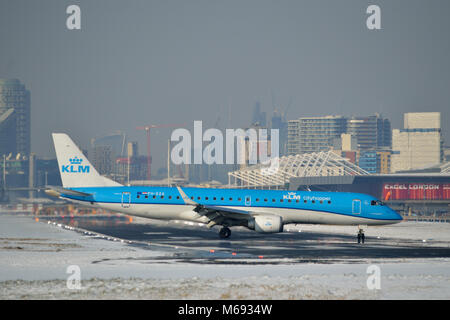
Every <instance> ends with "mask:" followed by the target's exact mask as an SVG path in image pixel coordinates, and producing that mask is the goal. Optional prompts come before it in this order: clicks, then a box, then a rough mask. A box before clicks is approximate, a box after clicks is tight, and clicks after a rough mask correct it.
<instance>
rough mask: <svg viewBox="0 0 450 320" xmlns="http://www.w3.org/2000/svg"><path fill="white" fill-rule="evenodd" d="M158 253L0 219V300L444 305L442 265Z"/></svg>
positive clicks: (447, 279) (432, 228)
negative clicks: (72, 285)
mask: <svg viewBox="0 0 450 320" xmlns="http://www.w3.org/2000/svg"><path fill="white" fill-rule="evenodd" d="M290 227H291V228H294V226H290ZM295 228H300V229H301V230H302V232H303V231H308V230H309V231H314V232H336V233H340V234H344V233H346V232H348V233H349V234H352V235H354V231H355V228H354V227H331V226H297V227H295ZM368 230H375V228H369V229H368ZM378 230H379V231H378ZM448 231H449V226H448V225H447V224H432V223H412V222H408V223H404V224H403V223H402V224H399V225H394V226H387V227H384V228H379V229H378V228H377V232H380V233H379V236H381V237H405V239H406V238H407V239H422V238H426V239H439V241H447V239H448ZM367 235H368V236H374V235H375V234H371V233H369V231H368V232H367ZM429 235H433V236H432V237H431V236H429ZM160 250H161V251H160ZM162 250H163V249H154V248H152V249H147V248H143V247H139V246H131V245H129V244H127V243H124V242H121V241H120V239H119V240H118V239H116V241H114V239H110V240H107V239H101V238H99V237H98V236H94V235H89V234H87V235H85V234H81V233H79V232H74V231H72V230H68V229H65V228H62V226H60V227H58V226H57V225H53V224H47V223H43V222H36V221H34V220H33V219H32V218H31V217H29V216H12V215H3V214H0V299H450V259H427V260H407V261H406V260H404V261H403V262H393V261H387V260H386V261H367V263H361V264H351V263H342V264H307V263H305V264H289V263H285V264H276V265H275V264H273V265H271V264H252V265H248V264H238V265H234V264H196V263H184V262H176V261H174V260H171V259H168V257H170V256H171V255H172V253H173V251H172V252H171V251H162ZM372 263H374V264H375V265H376V266H378V267H379V271H380V289H373V290H370V289H369V288H368V286H367V281H368V279H369V280H370V279H371V274H368V267H369V266H370V265H371V264H372ZM70 265H77V266H79V267H80V271H81V274H80V276H81V289H69V288H68V286H67V281H68V279H69V276H71V274H69V273H67V268H68V267H69V266H70ZM370 283H371V282H370Z"/></svg>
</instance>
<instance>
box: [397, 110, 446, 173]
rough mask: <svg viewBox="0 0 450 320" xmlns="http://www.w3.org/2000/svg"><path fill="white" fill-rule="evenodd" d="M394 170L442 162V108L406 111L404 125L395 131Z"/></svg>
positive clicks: (423, 166)
mask: <svg viewBox="0 0 450 320" xmlns="http://www.w3.org/2000/svg"><path fill="white" fill-rule="evenodd" d="M392 152H393V154H392V156H391V172H398V171H407V170H413V169H421V168H425V167H429V166H433V165H437V164H440V163H441V162H442V161H443V158H444V152H443V138H442V133H441V114H440V112H414V113H405V114H404V129H394V130H393V131H392Z"/></svg>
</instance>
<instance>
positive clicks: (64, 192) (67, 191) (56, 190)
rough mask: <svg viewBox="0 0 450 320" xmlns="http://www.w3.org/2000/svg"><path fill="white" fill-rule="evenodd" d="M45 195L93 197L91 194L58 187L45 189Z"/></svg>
mask: <svg viewBox="0 0 450 320" xmlns="http://www.w3.org/2000/svg"><path fill="white" fill-rule="evenodd" d="M45 193H46V194H48V195H51V196H55V197H59V196H61V195H66V196H75V197H91V196H92V194H91V193H85V192H81V191H75V190H70V189H66V188H62V187H56V186H48V187H47V189H45Z"/></svg>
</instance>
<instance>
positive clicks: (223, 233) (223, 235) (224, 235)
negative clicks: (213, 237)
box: [219, 227, 231, 239]
mask: <svg viewBox="0 0 450 320" xmlns="http://www.w3.org/2000/svg"><path fill="white" fill-rule="evenodd" d="M230 236H231V230H230V228H228V227H223V228H222V229H220V231H219V237H220V238H221V239H228V238H229V237H230Z"/></svg>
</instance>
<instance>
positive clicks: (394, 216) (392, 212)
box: [389, 208, 403, 222]
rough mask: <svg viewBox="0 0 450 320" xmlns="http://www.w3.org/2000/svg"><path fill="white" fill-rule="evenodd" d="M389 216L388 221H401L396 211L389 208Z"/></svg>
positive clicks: (401, 218)
mask: <svg viewBox="0 0 450 320" xmlns="http://www.w3.org/2000/svg"><path fill="white" fill-rule="evenodd" d="M389 216H390V219H392V220H398V222H400V221H402V220H403V217H402V216H401V215H400V214H399V213H398V212H397V211H395V210H392V209H391V208H389Z"/></svg>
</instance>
